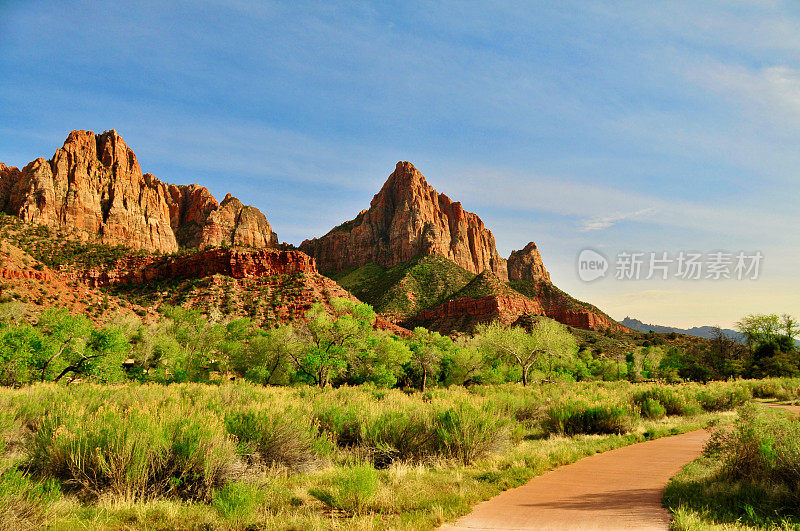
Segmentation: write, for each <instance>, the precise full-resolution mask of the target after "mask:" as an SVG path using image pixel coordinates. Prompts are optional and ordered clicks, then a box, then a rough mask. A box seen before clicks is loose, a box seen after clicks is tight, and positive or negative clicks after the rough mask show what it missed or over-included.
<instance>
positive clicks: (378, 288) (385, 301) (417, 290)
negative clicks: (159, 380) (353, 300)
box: [328, 256, 475, 318]
mask: <svg viewBox="0 0 800 531" xmlns="http://www.w3.org/2000/svg"><path fill="white" fill-rule="evenodd" d="M328 276H329V277H330V278H332V279H333V280H335V281H336V282H338V283H339V284H340V285H341V286H342V287H343V288H345V289H346V290H348V291H349V292H350V293H352V294H353V295H355V296H356V297H358V298H359V299H360V300H362V301H364V302H366V303H367V304H370V305H372V307H373V308H374V309H375V311H376V312H378V313H383V314H392V315H394V316H396V317H398V318H407V317H410V316H412V315H414V314H415V313H417V312H418V311H419V310H422V309H425V308H430V307H432V306H436V305H438V304H441V303H442V302H444V301H446V300H447V299H449V298H451V297H452V296H453V294H454V293H456V292H457V291H458V290H460V289H461V288H463V287H464V286H466V285H467V284H468V283H469V282H470V281H471V280H472V279H473V278H474V277H475V275H474V274H473V273H470V272H469V271H467V270H465V269H463V268H461V267H459V266H458V265H456V264H455V263H453V262H452V261H450V260H448V259H446V258H442V257H441V256H423V257H420V258H415V259H414V260H410V261H408V262H404V263H402V264H397V265H396V266H393V267H390V268H384V267H382V266H379V265H376V264H368V265H365V266H362V267H359V268H357V269H351V270H348V271H342V272H339V273H333V274H328Z"/></svg>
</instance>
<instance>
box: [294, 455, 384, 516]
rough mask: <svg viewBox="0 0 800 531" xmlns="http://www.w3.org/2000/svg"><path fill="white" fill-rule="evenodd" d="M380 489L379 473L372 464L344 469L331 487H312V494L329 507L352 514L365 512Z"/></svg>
mask: <svg viewBox="0 0 800 531" xmlns="http://www.w3.org/2000/svg"><path fill="white" fill-rule="evenodd" d="M377 491H378V473H377V471H376V470H375V469H374V468H372V467H371V466H366V465H360V466H353V467H348V468H345V469H342V470H341V471H339V473H338V474H337V475H336V477H335V479H334V485H333V487H332V488H331V489H312V490H311V491H310V492H311V495H312V496H314V497H315V498H317V499H319V500H320V501H322V502H323V503H325V504H326V505H328V506H329V507H332V508H334V509H339V510H341V511H345V512H347V513H350V514H363V513H365V512H366V510H367V508H368V506H369V503H370V502H371V501H372V500H373V499H374V498H375V494H376V493H377Z"/></svg>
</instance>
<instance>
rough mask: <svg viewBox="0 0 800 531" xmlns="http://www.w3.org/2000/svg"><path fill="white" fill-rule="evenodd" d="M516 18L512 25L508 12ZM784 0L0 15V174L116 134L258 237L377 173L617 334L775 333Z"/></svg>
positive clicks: (786, 30)
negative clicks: (632, 269) (609, 273)
mask: <svg viewBox="0 0 800 531" xmlns="http://www.w3.org/2000/svg"><path fill="white" fill-rule="evenodd" d="M522 4H524V5H522ZM798 57H800V7H798V4H796V3H792V2H770V1H768V0H767V1H752V2H748V1H739V2H717V1H704V2H694V1H692V2H680V1H674V2H633V1H631V2H627V1H620V2H596V1H593V2H589V1H587V2H570V1H567V2H528V3H519V2H507V3H506V2H498V1H495V2H491V3H486V4H484V5H479V4H478V3H472V2H471V3H456V2H430V3H425V2H419V3H408V2H398V3H393V2H381V3H361V4H358V5H357V6H349V7H348V6H342V7H339V6H336V5H335V4H334V3H331V2H320V3H314V2H284V3H271V2H248V1H243V0H226V1H220V2H210V1H202V0H201V1H193V2H148V1H139V2H126V1H120V2H113V3H100V2H80V1H77V2H69V3H66V2H38V1H15V0H10V1H9V0H0V80H2V81H0V83H2V84H1V85H0V87H2V89H0V161H3V162H6V163H9V164H14V165H18V166H21V165H24V164H25V163H27V162H28V161H30V160H32V159H33V158H35V157H37V156H40V155H45V156H50V155H51V154H52V153H53V151H55V149H56V148H57V147H59V146H60V145H61V143H62V142H63V140H64V138H65V137H66V135H67V133H68V132H69V131H70V130H72V129H90V130H94V131H102V130H106V129H112V128H114V129H116V130H117V131H118V132H119V133H120V134H121V135H122V136H123V137H124V138H125V139H126V141H127V142H128V144H129V145H130V146H131V147H132V148H133V149H134V151H135V152H136V154H137V156H138V157H139V161H140V163H141V165H142V168H143V169H144V170H145V171H149V172H151V173H153V174H155V175H156V176H157V177H159V178H161V179H162V180H165V181H168V182H175V183H189V182H199V183H200V184H203V185H205V186H208V187H209V188H210V189H211V190H212V192H213V193H214V194H215V195H216V196H217V197H222V196H224V194H225V193H227V192H232V193H233V194H234V195H237V196H239V197H240V198H241V199H242V200H243V201H245V202H246V203H250V204H253V205H255V206H257V207H259V208H261V209H262V210H263V211H264V212H265V213H266V214H267V217H268V219H269V220H270V222H271V223H272V225H273V227H274V228H275V230H276V231H277V232H278V235H279V237H280V238H281V239H282V240H285V241H289V242H292V243H299V242H300V241H302V240H303V239H304V238H306V237H311V236H318V235H321V234H323V233H325V232H326V231H327V230H328V229H329V228H331V227H333V226H334V225H336V224H338V223H340V222H341V221H343V220H345V219H350V218H352V217H353V216H354V215H355V214H356V213H357V212H358V211H359V210H361V209H362V208H365V207H366V206H367V205H368V204H369V200H370V199H371V197H372V195H373V194H374V193H375V192H376V191H377V190H378V189H379V187H380V185H381V184H382V182H383V181H384V180H385V179H386V176H387V175H388V174H389V173H390V172H391V171H392V169H393V168H394V164H395V162H396V161H398V160H410V161H412V162H413V163H414V164H415V165H416V166H417V167H418V168H419V169H420V170H421V171H422V172H423V174H425V176H426V177H427V178H428V181H429V182H430V183H431V184H432V185H433V186H434V187H436V188H437V189H438V190H439V191H442V192H445V193H447V194H448V195H449V196H450V197H451V198H454V199H456V200H460V201H462V203H463V204H464V206H465V208H467V209H468V210H471V211H474V212H477V213H478V214H479V215H480V216H481V218H482V219H483V220H484V222H485V223H486V225H487V226H488V227H489V228H490V229H492V231H493V232H494V234H495V237H496V239H497V242H498V247H499V250H500V251H501V254H503V255H506V256H507V255H508V253H509V252H510V251H511V250H512V249H519V248H521V247H523V246H524V245H525V243H527V242H528V241H530V240H534V241H536V242H537V244H538V245H539V247H540V249H541V251H542V254H543V256H544V259H545V263H546V265H547V266H548V268H549V269H550V270H551V273H552V276H553V279H554V280H555V282H556V283H557V284H558V285H559V286H560V287H562V288H563V289H565V290H567V291H568V292H570V293H572V294H573V295H575V296H577V297H579V298H582V299H585V300H589V301H591V302H594V303H596V304H597V305H599V306H601V307H602V308H604V309H606V310H607V311H609V313H611V315H612V316H614V317H617V318H622V317H624V316H625V315H633V316H636V317H639V318H641V319H642V320H645V321H650V322H657V323H663V324H675V325H682V326H688V325H694V324H722V325H730V324H731V323H732V322H733V321H735V320H736V319H737V318H738V317H740V316H742V315H744V314H746V313H750V312H790V313H794V314H795V315H797V314H800V282H798V275H797V271H798V261H800V232H799V231H798V222H800V209H798V203H799V202H800V187H798V184H800V176H798V173H799V172H800V151H799V150H798V146H800V127H798V126H799V125H800V64H799V63H798ZM584 247H592V248H595V249H598V250H600V251H602V252H603V253H605V254H607V255H608V256H609V257H612V258H613V257H614V256H615V255H616V254H617V253H618V252H620V251H621V250H640V251H644V252H649V251H659V252H660V251H668V252H671V253H674V252H678V251H679V250H683V249H694V250H701V251H708V252H710V251H712V250H718V249H724V250H731V251H739V250H745V251H755V250H760V251H762V252H763V253H764V262H763V269H762V275H761V277H760V278H759V279H758V280H756V281H750V282H744V281H733V280H731V281H717V282H715V281H695V282H690V281H685V280H678V279H671V280H668V281H655V280H651V281H644V280H642V281H638V282H633V281H627V282H625V281H617V280H615V279H613V278H606V279H603V280H600V281H597V282H594V283H590V284H587V283H583V282H581V281H580V280H579V279H578V276H577V274H576V267H575V259H576V256H577V254H578V252H579V251H580V250H581V249H582V248H584Z"/></svg>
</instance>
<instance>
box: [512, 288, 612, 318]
mask: <svg viewBox="0 0 800 531" xmlns="http://www.w3.org/2000/svg"><path fill="white" fill-rule="evenodd" d="M508 285H509V286H510V287H511V288H512V289H513V290H515V291H517V292H519V293H522V294H523V295H525V296H526V297H528V298H530V299H535V300H538V301H540V302H541V304H542V307H543V308H544V310H545V313H549V312H550V311H551V310H554V309H560V308H566V309H568V310H588V311H590V312H592V313H596V314H598V315H602V316H603V317H606V318H608V319H610V320H611V321H613V320H614V319H612V318H611V317H610V316H609V315H608V314H606V313H604V312H603V311H602V310H600V308H598V307H597V306H594V305H593V304H589V303H588V302H583V301H579V300H578V299H576V298H574V297H572V296H571V295H569V294H568V293H566V292H564V291H561V290H560V289H558V288H557V287H556V286H555V285H553V284H551V283H550V282H544V281H534V280H514V281H511V282H509V283H508Z"/></svg>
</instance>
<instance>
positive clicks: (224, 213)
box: [0, 130, 277, 252]
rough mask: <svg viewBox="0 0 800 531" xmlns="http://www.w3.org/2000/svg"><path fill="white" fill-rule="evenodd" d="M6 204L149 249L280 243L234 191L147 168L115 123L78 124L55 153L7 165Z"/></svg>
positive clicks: (3, 179)
mask: <svg viewBox="0 0 800 531" xmlns="http://www.w3.org/2000/svg"><path fill="white" fill-rule="evenodd" d="M0 210H2V211H3V212H5V213H8V214H11V215H15V216H18V217H20V218H21V219H23V220H24V221H27V222H31V223H37V224H41V225H46V226H49V227H53V228H57V229H61V230H67V231H70V230H74V231H76V232H77V233H78V234H80V235H82V236H83V237H84V238H86V239H89V238H98V239H99V240H100V241H101V242H103V243H109V244H122V245H127V246H130V247H133V248H137V249H146V250H149V251H160V252H174V251H177V250H178V248H179V246H180V247H209V246H215V245H231V246H248V247H256V248H266V247H273V246H275V245H276V244H277V236H276V235H275V233H274V232H272V228H271V227H270V225H269V223H268V222H267V220H266V217H264V215H263V214H262V213H261V212H259V211H258V210H257V209H255V208H252V207H246V206H244V205H242V204H241V202H239V201H238V200H236V199H235V198H230V197H228V198H226V201H223V204H222V205H219V204H217V201H216V199H214V197H213V196H212V195H211V193H210V192H209V191H208V190H207V189H206V188H203V187H201V186H198V185H190V186H176V185H167V184H164V183H162V182H161V181H159V180H158V179H156V178H155V177H153V176H152V175H150V174H149V173H145V174H143V173H142V170H141V168H140V167H139V163H138V161H137V159H136V155H135V154H134V153H133V151H132V150H131V149H130V148H129V147H128V146H127V144H125V141H124V140H123V139H122V138H121V137H120V136H119V135H118V134H117V133H116V131H114V130H111V131H108V132H105V133H102V134H99V135H95V134H94V133H92V132H91V131H72V132H71V133H70V134H69V136H68V137H67V139H66V141H65V142H64V145H63V147H61V148H60V149H58V150H56V152H55V154H54V155H53V158H52V159H50V160H46V159H44V158H38V159H36V160H34V161H33V162H31V163H29V164H28V165H27V166H25V167H24V168H23V169H22V170H21V171H20V170H18V169H17V168H14V167H8V166H6V165H5V164H0Z"/></svg>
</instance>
